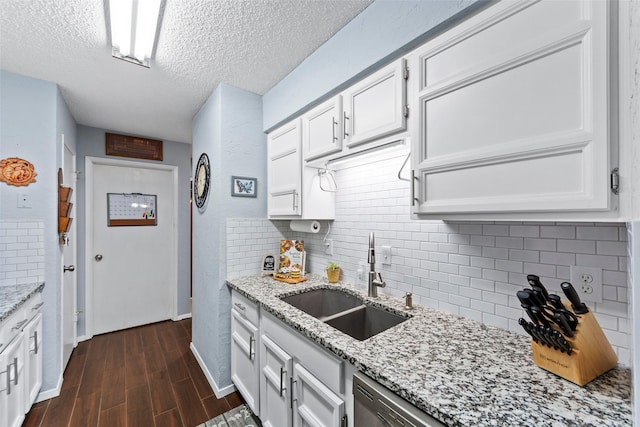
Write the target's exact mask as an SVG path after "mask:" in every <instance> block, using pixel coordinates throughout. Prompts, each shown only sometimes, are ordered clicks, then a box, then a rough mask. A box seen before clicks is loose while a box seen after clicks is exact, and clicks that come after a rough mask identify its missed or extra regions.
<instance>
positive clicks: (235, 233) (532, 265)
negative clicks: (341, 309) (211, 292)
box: [227, 155, 632, 366]
mask: <svg viewBox="0 0 640 427" xmlns="http://www.w3.org/2000/svg"><path fill="white" fill-rule="evenodd" d="M403 160H404V158H403V155H395V156H394V155H388V157H387V158H386V159H384V160H378V161H375V162H372V163H366V164H362V165H357V166H353V167H347V168H345V169H341V170H339V171H338V173H337V176H336V179H337V183H338V191H337V193H336V219H335V221H333V223H332V226H331V232H330V234H329V236H328V238H330V239H333V241H334V247H335V249H334V251H335V252H334V255H333V256H327V255H325V254H324V245H323V243H322V239H323V237H324V234H325V232H326V230H327V222H324V221H323V222H322V226H323V230H322V231H321V232H320V233H318V234H309V233H294V232H292V231H290V230H288V223H287V222H286V221H267V220H263V221H262V223H260V224H258V223H257V222H255V221H252V222H249V225H248V228H246V229H244V228H243V227H242V225H241V224H242V221H241V220H235V221H230V222H229V223H228V235H227V240H228V241H227V244H228V249H227V250H228V259H227V265H228V268H229V273H230V274H229V275H230V277H232V275H242V274H243V273H246V274H251V273H256V272H258V271H259V265H260V261H259V258H260V256H261V255H263V254H264V253H266V252H267V251H268V250H269V249H268V246H269V245H272V246H271V252H272V253H277V251H278V240H279V238H278V236H279V235H282V236H285V237H286V238H288V239H293V238H295V239H300V240H304V242H305V247H306V248H307V250H308V251H309V253H310V254H309V260H308V262H307V266H308V269H309V270H310V271H311V272H314V273H317V274H324V273H323V269H324V267H325V266H326V263H327V261H328V260H333V261H337V262H338V263H339V264H341V266H342V267H343V269H344V272H343V275H342V279H343V280H346V281H349V282H351V283H354V284H359V285H361V286H363V287H364V286H365V282H364V281H358V279H357V277H356V271H357V269H358V268H359V266H362V265H364V264H365V263H366V261H367V246H368V234H369V232H370V231H374V232H375V235H376V248H377V249H378V250H379V249H380V246H383V245H388V246H391V247H392V265H391V266H383V265H382V263H381V259H382V258H381V257H380V256H379V252H378V257H377V261H378V262H377V266H376V267H377V271H379V272H381V274H382V277H383V279H384V280H385V281H386V282H387V287H386V288H384V289H383V290H382V292H384V293H389V294H394V295H397V296H402V295H404V293H405V292H413V295H414V301H415V302H416V303H419V304H422V305H426V306H430V307H434V308H439V309H441V310H443V311H447V312H450V313H454V314H458V315H461V316H464V317H466V318H470V319H474V320H478V321H480V322H483V323H485V324H488V325H493V326H498V327H500V328H503V329H508V330H512V331H515V332H517V333H524V332H523V331H522V328H521V327H520V326H519V325H518V324H517V320H518V318H519V317H526V315H525V314H524V313H523V311H522V309H521V308H520V303H519V301H518V299H517V298H516V292H517V291H518V290H520V289H523V288H525V287H528V285H527V282H526V278H525V276H526V274H537V275H539V276H540V277H541V280H542V282H543V283H544V284H545V285H546V286H547V287H548V288H549V290H550V291H554V292H556V293H558V294H559V295H561V296H563V294H562V291H561V290H560V283H561V282H562V281H565V280H570V276H569V275H570V272H569V266H570V265H587V266H598V267H601V268H603V279H604V302H603V303H598V304H593V303H587V304H588V306H589V307H591V308H592V309H593V311H594V313H595V315H596V318H597V320H598V322H599V323H600V325H601V326H602V328H603V329H604V331H605V333H606V335H607V337H608V339H609V341H610V342H611V344H612V346H613V347H614V348H615V350H616V352H617V354H618V356H619V359H620V362H621V363H622V364H625V365H627V366H629V365H630V364H631V356H632V350H631V349H632V343H631V335H630V334H631V324H630V314H629V309H630V301H629V291H630V288H629V286H628V284H627V264H628V260H629V257H628V255H627V230H626V226H625V224H624V223H612V224H604V223H598V224H594V223H522V222H443V221H424V220H422V221H417V220H411V219H410V215H409V206H408V205H409V203H408V200H409V188H408V183H407V182H405V181H400V180H398V178H397V173H398V170H399V169H400V166H401V164H402V162H403ZM252 235H253V236H255V235H258V236H266V237H261V238H260V239H255V238H252V237H251V236H252ZM254 242H255V243H254ZM254 245H257V246H258V248H257V249H252V251H251V252H249V253H247V252H246V251H243V250H242V248H247V247H248V246H251V247H252V248H254ZM256 252H258V253H256ZM256 259H258V260H257V261H256ZM367 267H368V265H366V267H365V269H366V268H367ZM365 271H366V270H365ZM365 280H366V276H365Z"/></svg>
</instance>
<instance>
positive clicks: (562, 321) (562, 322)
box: [553, 311, 573, 337]
mask: <svg viewBox="0 0 640 427" xmlns="http://www.w3.org/2000/svg"><path fill="white" fill-rule="evenodd" d="M553 321H554V322H555V323H556V324H557V325H558V326H560V329H562V333H563V334H565V335H566V336H568V337H572V336H573V331H572V330H571V326H569V322H568V321H567V318H566V317H565V315H564V314H562V313H561V312H559V311H558V312H556V313H554V314H553Z"/></svg>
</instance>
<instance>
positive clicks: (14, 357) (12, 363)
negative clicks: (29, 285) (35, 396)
mask: <svg viewBox="0 0 640 427" xmlns="http://www.w3.org/2000/svg"><path fill="white" fill-rule="evenodd" d="M23 321H24V316H22V320H16V319H15V318H13V319H12V318H10V323H9V324H7V325H4V326H3V327H5V328H10V329H13V330H14V331H18V333H17V334H16V335H15V336H14V337H13V339H12V340H11V342H10V343H9V345H7V346H6V347H5V348H4V350H3V351H2V352H1V353H0V426H6V427H19V426H20V425H22V421H24V414H25V382H24V371H25V369H24V368H25V359H24V348H23V343H24V334H22V333H20V332H19V331H20V326H18V325H20V323H21V322H23ZM16 322H17V323H16ZM14 323H16V325H14Z"/></svg>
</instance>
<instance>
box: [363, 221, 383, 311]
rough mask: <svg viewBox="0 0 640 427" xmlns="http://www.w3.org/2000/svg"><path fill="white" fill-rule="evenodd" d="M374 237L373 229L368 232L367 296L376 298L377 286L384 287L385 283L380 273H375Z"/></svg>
mask: <svg viewBox="0 0 640 427" xmlns="http://www.w3.org/2000/svg"><path fill="white" fill-rule="evenodd" d="M375 241H376V240H375V237H374V235H373V231H372V232H371V233H369V254H368V257H367V262H368V263H369V282H368V283H369V296H370V297H373V298H376V297H377V296H378V287H380V288H384V287H385V286H387V284H386V283H385V282H384V280H382V276H381V275H380V273H376V250H375Z"/></svg>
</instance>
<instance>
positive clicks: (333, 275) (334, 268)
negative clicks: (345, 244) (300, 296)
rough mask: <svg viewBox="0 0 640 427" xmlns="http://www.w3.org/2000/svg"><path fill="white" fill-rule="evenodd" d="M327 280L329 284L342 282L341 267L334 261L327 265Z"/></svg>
mask: <svg viewBox="0 0 640 427" xmlns="http://www.w3.org/2000/svg"><path fill="white" fill-rule="evenodd" d="M325 270H327V278H328V279H329V283H336V282H338V281H339V280H340V266H339V265H338V264H336V263H335V262H333V261H329V263H328V264H327V268H325Z"/></svg>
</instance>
